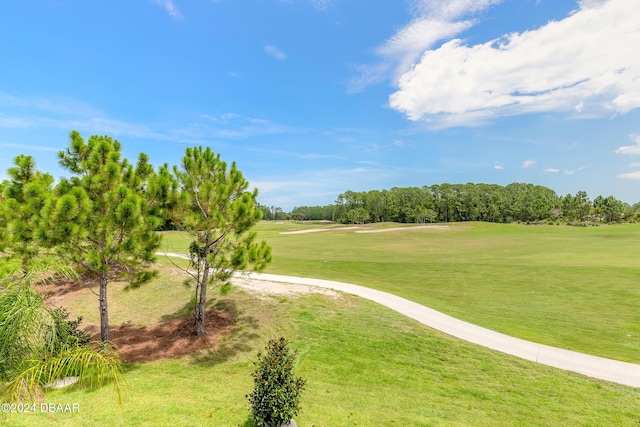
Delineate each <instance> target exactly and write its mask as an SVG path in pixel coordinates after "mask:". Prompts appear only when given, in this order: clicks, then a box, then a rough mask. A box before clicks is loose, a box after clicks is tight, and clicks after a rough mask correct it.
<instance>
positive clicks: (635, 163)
mask: <svg viewBox="0 0 640 427" xmlns="http://www.w3.org/2000/svg"><path fill="white" fill-rule="evenodd" d="M629 167H630V168H640V162H633V163H631V164H630V165H629Z"/></svg>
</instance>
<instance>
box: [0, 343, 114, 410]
mask: <svg viewBox="0 0 640 427" xmlns="http://www.w3.org/2000/svg"><path fill="white" fill-rule="evenodd" d="M67 377H79V382H78V386H81V387H86V388H89V389H95V388H97V387H101V386H103V385H105V384H109V383H110V384H112V385H113V386H114V388H115V391H116V393H117V395H118V400H119V401H120V402H122V399H123V391H124V386H125V382H124V376H123V370H122V365H121V359H120V357H119V356H118V353H117V352H116V351H115V349H113V348H102V349H94V348H91V347H80V346H75V347H72V348H69V349H65V350H63V351H62V352H60V353H59V354H57V355H55V356H52V357H48V358H44V359H30V360H27V361H24V362H23V363H22V366H21V369H19V372H18V373H17V374H16V375H15V376H14V377H13V378H12V379H11V380H10V381H8V382H6V383H5V384H3V385H2V386H1V387H0V400H2V401H4V402H9V403H12V402H36V401H40V400H41V399H42V395H43V394H42V388H43V386H44V385H45V384H48V383H52V382H54V381H56V380H59V379H63V378H67Z"/></svg>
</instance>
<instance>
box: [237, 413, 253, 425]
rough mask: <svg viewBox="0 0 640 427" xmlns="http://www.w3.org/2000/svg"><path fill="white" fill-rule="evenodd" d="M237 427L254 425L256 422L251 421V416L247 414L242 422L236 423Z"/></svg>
mask: <svg viewBox="0 0 640 427" xmlns="http://www.w3.org/2000/svg"><path fill="white" fill-rule="evenodd" d="M238 427H256V423H254V422H253V418H251V415H249V416H248V417H247V419H246V420H245V422H244V423H242V424H238Z"/></svg>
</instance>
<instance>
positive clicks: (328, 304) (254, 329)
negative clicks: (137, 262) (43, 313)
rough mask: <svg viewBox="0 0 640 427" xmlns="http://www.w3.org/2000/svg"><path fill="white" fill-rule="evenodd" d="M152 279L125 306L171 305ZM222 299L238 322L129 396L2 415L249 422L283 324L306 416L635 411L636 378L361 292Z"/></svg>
mask: <svg viewBox="0 0 640 427" xmlns="http://www.w3.org/2000/svg"><path fill="white" fill-rule="evenodd" d="M173 285H175V283H174V284H173ZM147 286H148V287H149V289H147V290H145V289H144V288H141V289H138V290H134V291H129V292H126V295H127V297H126V298H125V297H124V296H123V295H125V291H123V290H114V296H115V297H118V298H119V299H118V304H119V305H120V306H121V307H120V313H121V314H120V315H119V316H122V317H121V318H127V317H132V316H134V313H137V312H140V311H145V312H146V313H147V316H148V317H147V319H148V320H152V319H156V318H158V317H159V316H160V315H161V313H163V311H164V310H162V309H161V305H160V304H155V303H154V304H152V305H150V306H147V304H148V302H145V303H144V304H141V303H138V302H136V298H135V296H136V294H140V295H142V294H143V293H145V292H150V293H151V294H154V295H156V298H154V299H158V300H163V301H165V302H167V304H169V306H171V307H172V308H169V307H167V310H168V311H171V310H173V309H174V308H173V306H172V304H174V302H173V301H170V300H171V299H172V298H176V297H177V296H178V294H177V293H174V290H173V289H172V288H170V287H171V286H172V284H171V283H169V282H159V281H158V282H154V283H150V284H149V285H147ZM156 288H158V289H167V288H169V289H168V292H167V293H162V292H158V289H156ZM162 295H165V297H164V298H163V297H162ZM218 304H220V305H221V306H226V307H229V308H230V309H232V310H233V311H234V313H235V317H236V318H237V319H238V324H237V328H236V330H235V332H234V333H233V334H232V335H231V336H230V337H228V338H227V339H226V340H225V341H224V342H223V343H221V344H220V345H218V346H217V347H216V348H215V349H213V350H211V351H209V352H207V353H203V354H201V355H199V356H192V357H185V358H182V359H170V360H163V361H157V362H151V363H138V364H131V365H128V366H127V367H126V374H125V378H126V381H127V384H128V386H127V390H126V393H125V402H124V404H122V405H120V404H118V402H117V400H116V397H115V395H114V393H113V392H112V390H111V389H110V388H109V387H105V388H102V389H98V390H95V391H81V390H58V391H55V392H49V393H47V395H46V396H45V401H46V402H47V403H62V404H66V403H69V404H78V405H79V408H80V412H78V413H71V414H67V413H56V414H38V413H36V414H14V415H13V416H11V417H7V416H2V415H0V424H2V423H5V424H7V425H13V426H78V425H87V426H88V425H109V426H236V425H241V426H248V425H249V423H248V422H247V421H248V414H249V412H248V404H247V402H246V400H245V397H244V396H245V395H246V394H248V393H249V392H250V391H251V387H252V382H251V376H250V372H251V370H252V366H253V365H252V362H253V361H254V360H255V353H256V352H257V351H258V350H259V349H261V348H262V347H263V346H264V345H265V344H266V341H267V340H268V339H269V338H275V337H278V336H280V335H284V336H286V337H288V339H289V340H290V342H291V346H292V347H293V348H296V349H298V350H299V351H300V353H299V357H298V365H297V367H296V373H297V374H298V375H301V376H303V377H304V378H306V379H307V380H308V385H307V389H306V390H305V392H304V394H303V396H302V406H303V409H302V413H301V414H300V415H299V417H297V421H298V423H299V425H300V426H313V425H315V426H391V425H404V426H428V425H445V426H468V425H473V426H513V425H536V426H558V425H593V426H603V425H607V426H613V425H627V426H633V425H635V423H636V421H637V420H638V419H640V410H639V409H638V408H640V390H638V389H633V388H629V387H624V386H619V385H615V384H611V383H606V382H603V381H597V380H592V379H588V378H586V377H583V376H580V375H578V374H573V373H568V372H564V371H560V370H556V369H553V368H549V367H545V366H541V365H537V364H534V363H530V362H526V361H522V360H519V359H516V358H514V357H510V356H506V355H502V354H500V353H496V352H492V351H489V350H486V349H484V348H481V347H478V346H475V345H471V344H467V343H464V342H462V341H459V340H456V339H452V338H450V337H448V336H445V335H443V334H441V333H439V332H436V331H433V330H430V329H428V328H426V327H423V326H421V325H419V324H418V323H417V322H414V321H412V320H410V319H407V318H405V317H403V316H401V315H399V314H397V313H395V312H393V311H391V310H388V309H386V308H384V307H381V306H378V305H376V304H374V303H371V302H368V301H366V300H362V299H359V298H356V297H351V296H346V295H342V296H339V297H337V298H336V297H327V296H319V295H315V296H305V297H295V298H294V297H288V298H284V297H273V298H268V299H266V300H265V299H257V298H256V297H255V296H252V295H248V294H246V293H244V292H243V291H241V290H234V291H233V292H232V293H231V294H230V295H228V296H226V297H224V298H220V299H219V301H218ZM112 306H115V299H114V303H113V304H112ZM75 310H76V311H75V312H76V313H78V314H85V315H86V316H87V317H90V315H91V312H93V311H97V310H96V307H94V306H89V305H86V306H85V307H84V311H82V308H80V307H76V309H75ZM78 310H79V311H78ZM38 407H39V406H38Z"/></svg>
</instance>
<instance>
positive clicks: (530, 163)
mask: <svg viewBox="0 0 640 427" xmlns="http://www.w3.org/2000/svg"><path fill="white" fill-rule="evenodd" d="M535 164H536V161H535V160H533V159H528V160H525V161H524V162H523V163H522V167H523V168H529V167H531V166H533V165H535Z"/></svg>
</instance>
